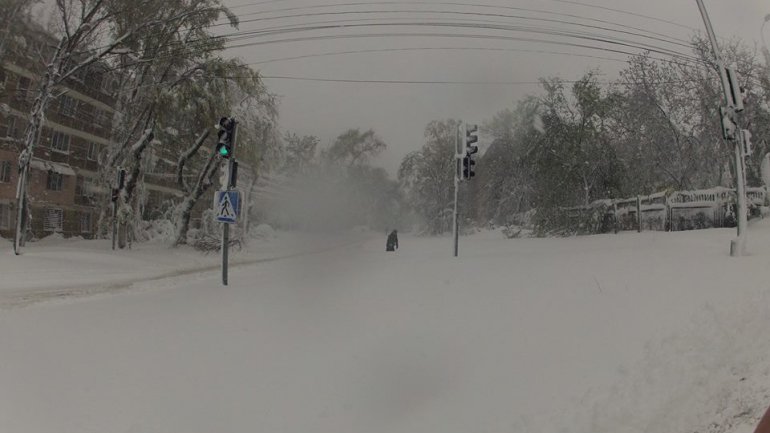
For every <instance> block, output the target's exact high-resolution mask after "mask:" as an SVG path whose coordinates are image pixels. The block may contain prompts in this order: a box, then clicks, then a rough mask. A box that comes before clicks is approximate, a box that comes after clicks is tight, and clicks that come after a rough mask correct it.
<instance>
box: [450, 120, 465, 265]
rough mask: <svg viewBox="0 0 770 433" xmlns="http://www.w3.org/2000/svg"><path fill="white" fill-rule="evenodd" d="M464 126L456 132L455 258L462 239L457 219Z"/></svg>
mask: <svg viewBox="0 0 770 433" xmlns="http://www.w3.org/2000/svg"><path fill="white" fill-rule="evenodd" d="M462 128H463V126H462V124H460V125H457V131H455V176H454V181H455V201H454V204H455V209H454V213H453V214H452V239H453V240H454V256H455V257H457V250H458V243H459V238H460V233H459V226H458V225H459V222H458V218H457V216H458V215H457V197H458V194H457V190H458V189H459V187H460V164H461V162H460V161H461V160H462V158H463V153H462V149H461V148H460V131H461V130H462Z"/></svg>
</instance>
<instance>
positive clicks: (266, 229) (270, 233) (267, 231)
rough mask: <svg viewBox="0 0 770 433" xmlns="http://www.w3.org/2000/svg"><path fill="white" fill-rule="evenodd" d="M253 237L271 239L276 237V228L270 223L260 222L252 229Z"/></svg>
mask: <svg viewBox="0 0 770 433" xmlns="http://www.w3.org/2000/svg"><path fill="white" fill-rule="evenodd" d="M250 234H251V237H252V238H253V239H262V240H270V239H273V238H275V237H276V235H275V230H273V228H272V227H271V226H270V225H269V224H264V223H263V224H260V225H258V226H256V227H254V228H253V229H251V233H250Z"/></svg>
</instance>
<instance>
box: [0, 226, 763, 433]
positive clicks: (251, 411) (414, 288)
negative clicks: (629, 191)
mask: <svg viewBox="0 0 770 433" xmlns="http://www.w3.org/2000/svg"><path fill="white" fill-rule="evenodd" d="M359 235H360V234H359ZM733 235H734V231H733V230H727V229H718V230H705V231H693V232H680V233H659V232H655V233H650V232H647V233H641V234H637V233H622V234H619V235H601V236H590V237H578V238H567V239H510V240H509V239H504V238H503V236H502V235H500V234H499V233H495V232H485V233H481V234H477V235H473V236H468V237H463V238H461V244H460V257H459V258H457V259H455V258H452V257H451V240H450V239H449V238H432V239H430V238H414V237H409V236H404V235H403V234H402V235H401V236H400V237H401V239H400V244H401V250H400V251H398V252H397V253H395V254H393V253H385V251H384V243H385V238H384V235H383V236H377V237H376V238H375V239H373V240H369V241H362V238H361V237H360V236H359V237H355V239H354V238H347V239H325V240H324V241H323V242H320V241H319V242H320V243H322V244H323V248H318V249H319V250H320V249H323V250H324V252H322V253H315V254H304V255H299V256H294V257H290V258H284V259H279V260H273V261H267V262H261V263H256V264H253V265H247V266H242V267H238V268H235V269H233V270H232V271H231V275H230V283H231V285H230V286H228V287H226V288H225V287H222V286H221V285H219V275H218V273H217V272H216V271H211V272H201V273H193V274H188V275H182V276H177V277H173V278H166V279H160V280H153V281H146V282H143V283H137V284H134V285H131V286H129V287H128V288H127V289H125V290H121V291H120V292H118V293H111V292H110V291H102V292H103V293H102V294H100V295H97V296H88V297H69V296H66V294H67V293H71V292H64V295H62V296H58V297H56V300H54V301H51V300H50V297H49V301H48V302H42V303H36V304H32V305H27V306H25V307H24V308H21V307H19V305H20V303H15V304H14V303H12V302H7V303H6V304H5V306H4V307H3V308H2V309H0V347H2V348H3V353H2V356H0V384H1V386H0V431H9V432H11V431H12V432H41V433H46V432H57V433H60V432H73V433H75V432H77V433H83V432H100V433H101V432H121V433H122V432H132V433H134V432H142V433H144V432H212V431H217V432H244V431H269V432H330V433H331V432H333V433H346V432H351V433H352V432H356V433H360V432H367V433H376V432H421V433H428V432H436V433H438V432H441V433H453V432H474V433H475V432H495V433H497V432H528V433H538V432H580V433H583V432H584V433H602V432H608V433H609V432H612V433H623V432H701V433H702V432H713V433H717V432H730V433H749V432H751V431H752V430H753V425H754V424H755V423H756V420H757V419H758V418H759V416H761V414H762V412H763V411H764V409H765V408H766V407H767V405H768V404H770V360H768V353H770V335H768V334H770V333H768V331H767V330H768V329H770V326H768V325H770V296H769V293H770V290H768V288H769V286H770V266H768V264H770V221H760V222H758V223H757V224H753V225H752V226H751V227H750V236H751V237H750V239H749V247H748V248H749V251H750V252H751V253H752V254H751V255H750V256H747V257H742V258H731V257H729V256H728V254H727V253H728V251H729V240H730V238H731V237H732V236H733ZM295 236H296V238H295V240H296V242H295V243H294V244H293V245H289V244H290V242H288V241H286V243H282V241H276V242H277V243H275V244H274V246H273V247H271V248H273V249H274V250H275V251H280V253H281V254H278V255H276V256H275V257H278V256H280V255H289V254H286V253H288V252H290V251H291V252H297V251H299V250H302V249H303V248H305V251H309V250H308V249H307V247H308V242H303V241H302V240H301V239H302V236H301V235H295ZM335 241H337V242H335ZM86 244H87V245H93V244H88V243H84V244H83V245H78V244H77V243H76V245H71V244H69V245H68V244H66V243H65V244H64V245H59V246H50V247H49V248H40V249H39V250H38V251H34V249H30V253H29V255H25V256H24V257H21V258H17V257H11V256H2V257H0V266H2V275H3V279H2V282H0V284H2V287H3V288H6V287H16V289H18V290H20V291H25V290H31V291H36V290H39V289H40V288H41V287H42V286H44V285H45V284H49V283H50V282H52V281H54V280H56V278H55V274H56V273H57V271H49V270H48V268H47V266H49V264H50V265H51V266H61V268H55V269H61V270H60V271H58V272H59V278H58V280H59V281H58V282H57V284H58V283H61V284H65V283H68V281H70V279H72V278H76V279H77V278H80V280H77V282H82V281H86V280H87V278H86V277H83V276H75V275H74V273H73V274H65V273H63V272H65V271H66V270H67V269H71V268H72V267H76V266H78V263H79V262H80V261H82V260H87V261H88V263H91V264H94V263H97V262H98V260H97V257H99V258H100V259H99V260H103V261H104V262H106V263H109V266H115V267H116V268H115V269H118V268H119V270H120V271H121V272H123V274H117V273H115V274H112V273H110V272H105V273H104V274H102V275H101V277H100V278H102V280H101V283H98V284H103V283H104V281H106V280H109V279H110V278H111V277H112V276H114V275H120V276H119V278H131V277H132V275H138V274H141V275H142V276H146V275H147V273H146V272H144V271H142V272H141V273H140V272H138V271H137V269H138V266H139V265H138V264H135V262H132V261H125V259H129V258H130V259H131V260H136V261H139V262H141V264H142V265H143V266H145V265H148V263H151V262H152V263H154V264H156V265H157V266H158V267H163V266H165V268H163V269H164V270H157V269H155V271H157V272H166V271H168V269H170V268H173V267H174V266H177V267H179V266H182V267H184V266H186V265H187V263H181V264H180V263H178V262H184V261H187V260H190V257H191V256H190V255H188V254H187V253H184V254H182V256H183V258H179V257H175V256H174V255H173V254H174V253H169V252H168V251H167V250H163V249H159V248H157V247H155V248H153V247H152V246H146V248H147V250H146V251H141V250H135V251H133V252H121V253H119V255H120V256H121V257H120V260H118V261H115V260H114V258H111V256H110V253H108V254H106V255H105V254H95V255H94V256H88V254H89V251H88V248H90V247H89V246H86ZM278 245H282V246H280V247H279V246H278ZM319 245H320V244H319ZM55 248H61V250H60V251H59V252H60V254H53V252H55V251H56V250H55ZM94 248H95V249H97V250H99V249H100V247H98V246H95V247H94ZM251 248H252V249H254V250H258V249H259V246H252V247H251ZM86 256H88V257H90V258H88V259H85V258H84V257H86ZM60 257H66V258H69V261H67V262H65V263H64V264H63V265H62V264H60V263H59V258H60ZM201 260H203V261H206V260H209V261H213V262H216V257H210V258H205V259H201ZM164 261H165V262H164ZM9 262H13V264H11V265H9V264H8V263H9ZM25 263H30V264H34V266H35V269H36V272H24V273H22V272H17V273H16V274H14V275H11V276H10V277H7V275H8V274H7V273H6V271H7V270H8V269H9V268H8V267H9V266H10V267H11V268H15V267H17V266H18V267H20V268H25V267H28V266H31V265H27V264H25ZM126 263H128V264H126ZM163 263H165V265H163ZM175 263H176V265H175ZM207 264H208V265H211V264H212V263H208V262H207ZM99 266H101V264H100V265H99ZM123 266H125V267H123ZM86 268H87V269H92V268H95V266H92V265H88V266H86ZM111 269H112V268H111ZM37 270H39V272H37ZM115 278H118V277H115ZM36 279H39V280H36ZM36 281H38V282H37V283H36ZM41 281H42V282H41ZM89 281H90V280H89ZM94 284H97V283H94ZM65 285H66V284H65ZM16 289H14V290H6V291H5V293H11V292H13V293H16V296H17V295H18V292H17V291H16ZM0 296H2V295H0Z"/></svg>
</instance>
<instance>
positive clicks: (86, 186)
mask: <svg viewBox="0 0 770 433" xmlns="http://www.w3.org/2000/svg"><path fill="white" fill-rule="evenodd" d="M94 190H95V188H94V183H93V181H92V180H91V179H87V178H85V177H83V176H78V177H77V178H76V180H75V196H77V197H83V198H89V197H93V195H94Z"/></svg>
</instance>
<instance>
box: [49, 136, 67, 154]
mask: <svg viewBox="0 0 770 433" xmlns="http://www.w3.org/2000/svg"><path fill="white" fill-rule="evenodd" d="M51 149H53V150H57V151H59V152H65V153H66V152H69V150H70V136H69V135H67V134H62V133H61V132H59V131H55V132H54V133H53V136H52V137H51Z"/></svg>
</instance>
